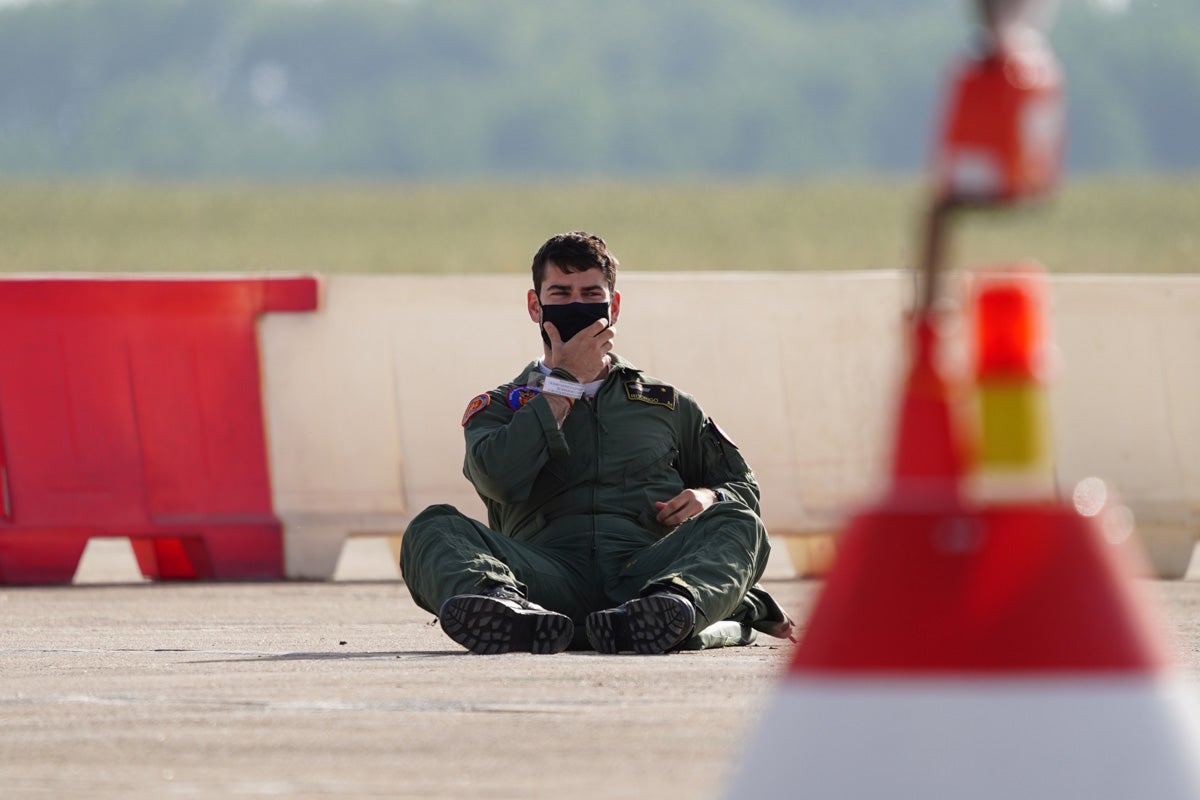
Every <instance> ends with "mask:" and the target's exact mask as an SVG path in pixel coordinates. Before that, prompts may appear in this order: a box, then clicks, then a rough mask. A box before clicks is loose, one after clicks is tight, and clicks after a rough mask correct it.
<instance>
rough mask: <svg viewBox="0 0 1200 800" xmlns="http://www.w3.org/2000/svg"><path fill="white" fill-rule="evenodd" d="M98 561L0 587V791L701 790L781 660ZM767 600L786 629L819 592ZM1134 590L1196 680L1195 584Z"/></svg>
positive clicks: (752, 715) (383, 580)
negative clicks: (538, 633) (537, 648)
mask: <svg viewBox="0 0 1200 800" xmlns="http://www.w3.org/2000/svg"><path fill="white" fill-rule="evenodd" d="M93 544H96V545H97V546H96V547H94V548H92V547H90V548H89V556H88V557H87V558H85V561H84V564H83V565H82V566H81V568H80V573H79V575H78V576H77V579H76V580H77V583H76V585H73V586H63V587H11V586H0V614H2V615H3V619H4V621H5V624H4V633H3V637H2V643H0V665H2V666H0V673H2V675H3V683H2V684H0V796H2V797H4V798H26V797H55V798H74V797H87V798H96V799H97V800H99V799H100V798H141V797H147V798H160V797H163V798H170V797H177V796H179V797H263V796H267V797H271V796H275V797H289V798H291V797H301V798H307V797H334V796H337V797H389V798H391V797H398V798H408V797H414V798H415V797H421V798H460V797H461V798H466V797H482V798H543V797H545V798H549V797H556V798H574V800H580V799H581V798H645V797H718V796H720V794H721V793H722V790H723V788H724V786H725V784H726V781H727V780H728V778H729V776H730V774H731V771H732V770H733V769H734V768H735V767H736V765H737V763H738V760H739V759H740V757H741V748H742V747H743V743H744V741H745V738H746V735H747V733H748V732H749V731H751V730H752V729H753V727H754V725H755V723H756V720H757V718H758V714H759V712H760V711H761V709H762V707H763V705H764V704H765V703H766V702H768V701H769V699H770V696H771V692H772V690H773V688H774V686H775V684H776V681H777V679H778V677H779V676H780V674H781V672H782V670H783V668H784V667H785V666H786V663H787V658H788V655H789V653H790V645H787V644H786V643H781V642H780V641H779V640H776V639H771V638H768V637H761V638H760V639H759V643H758V644H757V645H755V646H752V647H746V648H736V649H728V650H717V651H709V652H698V653H679V654H673V655H669V656H659V657H636V656H601V655H598V654H595V653H563V654H559V655H555V656H532V655H524V654H521V655H505V656H490V657H485V656H474V655H470V654H467V653H465V651H463V650H461V649H460V648H459V647H458V646H456V645H455V644H454V643H453V642H451V641H450V640H449V639H447V638H446V637H445V636H444V635H443V634H442V632H441V630H440V629H439V628H438V627H436V626H435V625H433V624H431V623H432V617H431V615H429V614H428V613H426V612H424V611H421V610H420V609H418V608H417V607H416V606H415V605H414V604H413V603H412V601H411V599H410V598H409V596H408V592H407V590H406V589H405V587H404V584H403V583H401V582H399V581H398V580H397V579H396V578H395V568H394V566H393V565H391V564H390V562H389V563H387V564H385V565H383V566H382V567H381V565H380V558H382V557H383V556H381V555H380V552H385V549H384V550H382V551H379V552H367V551H366V550H364V551H363V552H362V553H361V554H360V556H358V557H357V558H358V559H359V562H358V564H357V565H356V564H355V558H356V557H355V556H353V555H352V553H351V551H352V550H353V548H352V547H349V546H348V547H347V554H346V555H345V556H344V557H343V563H342V567H341V568H340V570H339V576H338V577H339V578H340V580H337V581H332V582H323V583H298V582H281V583H219V584H218V583H193V584H150V583H146V582H143V581H141V580H140V578H139V576H138V574H137V573H136V570H135V569H134V567H133V563H132V556H131V555H130V554H129V553H128V545H127V543H124V542H123V540H117V541H116V542H107V543H101V544H97V543H95V542H94V543H93ZM122 547H124V550H122ZM765 583H766V585H767V586H768V588H769V589H770V590H771V591H772V592H773V593H775V595H776V597H778V598H779V599H780V600H781V602H782V603H783V604H784V605H785V607H787V608H789V609H792V610H793V611H794V615H795V616H796V617H797V618H798V619H803V618H805V617H806V615H807V613H808V611H809V609H810V608H811V604H812V601H813V599H814V598H815V595H816V593H817V592H818V591H819V588H820V582H818V581H804V580H794V579H788V578H782V577H772V578H771V579H770V580H768V581H766V582H765ZM1138 585H1139V587H1141V588H1142V589H1143V590H1144V591H1147V592H1148V593H1150V594H1151V596H1152V602H1154V603H1155V604H1156V605H1157V606H1158V610H1159V612H1160V614H1159V617H1160V620H1161V623H1162V626H1163V628H1164V630H1165V631H1166V632H1167V633H1168V635H1169V636H1170V637H1171V639H1172V646H1173V647H1174V650H1175V654H1176V658H1177V661H1178V663H1179V667H1180V670H1181V672H1183V674H1184V675H1185V676H1187V677H1188V678H1189V680H1190V682H1192V683H1193V684H1196V685H1200V581H1196V580H1194V579H1190V580H1184V581H1175V582H1165V581H1139V583H1138ZM797 780H798V782H799V783H798V788H799V787H801V786H802V777H801V776H797Z"/></svg>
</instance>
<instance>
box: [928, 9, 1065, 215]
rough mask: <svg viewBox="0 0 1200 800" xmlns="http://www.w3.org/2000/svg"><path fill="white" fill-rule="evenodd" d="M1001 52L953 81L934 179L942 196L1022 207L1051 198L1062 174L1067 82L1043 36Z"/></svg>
mask: <svg viewBox="0 0 1200 800" xmlns="http://www.w3.org/2000/svg"><path fill="white" fill-rule="evenodd" d="M1014 39H1015V41H1009V42H1004V43H1003V44H997V45H995V49H993V50H992V51H990V52H988V53H986V54H985V55H983V56H982V57H980V58H976V59H970V60H968V61H966V62H965V63H964V64H963V65H962V67H961V68H960V69H959V71H958V73H957V74H956V75H955V76H954V81H955V82H954V86H953V88H952V91H951V93H950V98H951V99H950V103H949V106H948V108H947V112H946V119H945V123H944V129H943V131H942V138H941V142H940V143H939V145H938V152H937V154H936V164H935V172H936V175H937V180H938V183H939V190H940V192H941V193H942V194H943V195H946V196H950V197H955V198H959V199H962V200H968V201H983V202H1016V201H1020V200H1024V199H1028V198H1030V197H1036V196H1040V195H1043V194H1046V193H1048V192H1049V191H1050V190H1051V189H1053V188H1054V186H1055V185H1056V183H1057V182H1058V176H1059V173H1060V172H1061V169H1062V155H1063V146H1064V141H1065V127H1066V113H1065V110H1064V104H1063V92H1062V77H1061V73H1060V69H1059V66H1058V62H1057V61H1056V59H1055V58H1054V54H1053V53H1052V52H1051V51H1050V50H1049V48H1047V47H1046V46H1045V45H1044V44H1043V43H1042V40H1041V37H1040V35H1039V34H1036V33H1034V32H1032V31H1031V32H1028V33H1027V34H1025V35H1023V36H1021V37H1014Z"/></svg>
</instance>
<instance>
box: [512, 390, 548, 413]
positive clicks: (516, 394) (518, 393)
mask: <svg viewBox="0 0 1200 800" xmlns="http://www.w3.org/2000/svg"><path fill="white" fill-rule="evenodd" d="M541 393H542V390H541V389H539V388H537V387H536V386H518V387H517V388H515V389H513V390H512V391H510V392H509V393H508V407H509V408H511V409H512V410H513V411H517V410H518V409H520V408H521V406H523V405H525V404H526V403H528V402H529V401H530V400H532V399H533V398H535V397H537V396H538V395H539V394H541Z"/></svg>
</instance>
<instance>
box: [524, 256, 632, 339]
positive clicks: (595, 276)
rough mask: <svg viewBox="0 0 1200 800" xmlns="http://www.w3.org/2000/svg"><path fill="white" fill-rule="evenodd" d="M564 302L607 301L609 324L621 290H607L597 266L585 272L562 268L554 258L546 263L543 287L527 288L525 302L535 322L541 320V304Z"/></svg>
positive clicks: (617, 309)
mask: <svg viewBox="0 0 1200 800" xmlns="http://www.w3.org/2000/svg"><path fill="white" fill-rule="evenodd" d="M564 303H608V304H609V319H608V324H609V325H615V324H616V322H617V316H618V315H619V314H620V312H621V293H620V292H610V291H609V289H608V282H607V281H606V280H605V279H604V273H603V272H601V271H600V270H598V269H589V270H586V271H584V272H563V271H562V270H561V269H559V268H558V266H557V265H556V264H555V263H554V262H550V263H548V264H546V276H545V278H544V279H543V280H542V291H541V293H540V294H539V293H538V292H536V291H534V290H533V289H530V290H529V294H528V297H527V304H528V306H529V318H530V319H531V320H533V321H534V322H536V323H537V324H538V325H541V324H542V306H543V305H547V306H550V305H562V304H564Z"/></svg>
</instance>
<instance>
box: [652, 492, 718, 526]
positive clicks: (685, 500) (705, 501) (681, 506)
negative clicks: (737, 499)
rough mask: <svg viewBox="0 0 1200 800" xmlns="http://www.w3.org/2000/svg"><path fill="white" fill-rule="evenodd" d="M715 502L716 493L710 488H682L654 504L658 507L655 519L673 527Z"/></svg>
mask: <svg viewBox="0 0 1200 800" xmlns="http://www.w3.org/2000/svg"><path fill="white" fill-rule="evenodd" d="M715 502H717V493H716V492H714V491H713V490H712V489H684V490H683V491H682V492H680V493H679V494H677V495H675V496H674V497H672V498H671V499H670V500H668V501H667V502H665V503H659V502H656V503H655V504H654V507H655V508H657V509H658V516H657V517H656V519H657V520H658V521H659V522H660V523H662V524H663V525H665V526H667V527H668V528H674V527H675V526H676V525H679V524H680V523H683V522H686V521H687V520H689V519H691V518H692V517H694V516H696V515H697V514H699V513H700V512H701V511H703V510H704V509H706V508H708V507H709V506H711V505H712V504H713V503H715Z"/></svg>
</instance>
